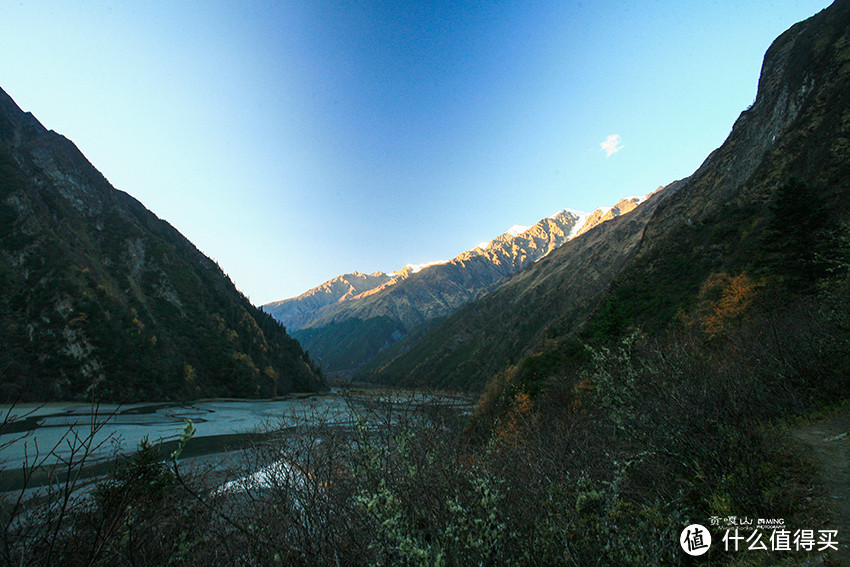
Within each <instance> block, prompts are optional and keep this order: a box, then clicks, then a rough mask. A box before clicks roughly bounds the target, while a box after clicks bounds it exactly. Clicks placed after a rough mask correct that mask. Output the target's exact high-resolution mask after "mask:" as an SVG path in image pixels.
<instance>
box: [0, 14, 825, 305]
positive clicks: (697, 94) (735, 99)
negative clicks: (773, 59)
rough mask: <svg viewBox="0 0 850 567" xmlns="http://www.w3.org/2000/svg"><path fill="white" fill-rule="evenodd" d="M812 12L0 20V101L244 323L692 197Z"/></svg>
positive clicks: (5, 16)
mask: <svg viewBox="0 0 850 567" xmlns="http://www.w3.org/2000/svg"><path fill="white" fill-rule="evenodd" d="M828 4H829V2H827V1H825V0H749V1H748V2H745V3H744V2H739V1H721V0H716V1H710V0H695V1H693V2H681V1H673V0H658V1H652V0H642V1H627V0H624V1H621V2H607V1H602V0H596V1H592V0H588V1H568V0H558V1H548V0H536V1H504V2H456V3H451V2H370V1H360V2H354V1H352V2H346V1H323V0H292V1H280V2H247V1H240V2H235V1H234V2H215V1H197V2H189V1H172V2H165V1H162V2H151V1H146V2H132V1H130V0H126V1H122V2H100V1H96V0H91V1H88V0H87V1H82V0H81V1H79V2H75V1H73V0H65V1H61V2H60V1H57V2H33V1H27V0H19V1H11V0H0V52H2V53H3V56H2V57H0V87H2V88H3V89H4V90H5V91H6V92H7V93H8V94H9V95H10V96H11V97H12V98H13V99H15V101H16V102H17V103H18V105H19V106H21V107H22V108H23V109H24V110H27V111H30V112H32V113H33V114H35V116H36V117H37V118H39V120H40V121H41V122H42V123H43V124H44V125H45V126H46V127H48V128H50V129H53V130H56V131H57V132H59V133H61V134H63V135H65V136H66V137H68V138H70V139H71V140H72V141H74V142H75V143H76V144H77V146H78V147H79V148H80V149H81V150H82V151H83V153H84V154H85V155H86V157H88V158H89V160H90V161H91V162H92V163H93V164H94V165H95V166H96V167H97V168H98V169H99V170H100V171H101V172H102V173H103V174H104V175H105V176H106V177H107V179H109V180H110V181H111V182H112V184H113V185H114V186H115V187H117V188H118V189H121V190H123V191H126V192H128V193H130V194H131V195H133V196H134V197H136V198H137V199H139V200H140V201H141V202H142V203H144V204H145V206H147V207H148V208H149V209H151V210H152V211H153V212H154V213H156V214H157V215H158V216H159V217H161V218H163V219H165V220H167V221H169V222H170V223H171V224H172V225H174V226H175V227H176V228H177V229H178V230H180V231H181V232H182V233H183V234H184V235H185V236H186V237H188V238H189V239H190V240H191V241H192V242H193V243H194V244H195V245H196V246H198V248H200V249H201V250H202V251H203V252H204V253H206V254H207V255H209V256H210V257H212V258H213V259H215V260H216V261H218V262H219V264H220V265H221V266H222V268H223V269H224V270H225V271H226V272H227V273H228V274H229V275H230V276H231V278H232V279H233V280H234V282H235V283H236V285H237V287H239V288H240V289H241V290H242V291H243V292H244V293H245V294H246V295H248V297H249V298H250V299H251V300H252V301H253V302H254V303H255V304H262V303H266V302H270V301H274V300H278V299H284V298H286V297H291V296H294V295H298V294H299V293H301V292H303V291H306V290H307V289H309V288H311V287H313V286H315V285H318V284H320V283H322V282H323V281H325V280H327V279H330V278H331V277H333V276H335V275H338V274H341V273H345V272H351V271H355V270H357V271H363V272H372V271H376V270H383V271H392V270H395V269H398V268H401V267H402V266H404V265H405V264H406V263H424V262H428V261H432V260H438V259H449V258H451V257H453V256H455V255H456V254H458V253H459V252H461V251H463V250H466V249H469V248H472V247H474V246H475V245H476V244H477V243H478V242H481V241H483V240H489V239H491V238H493V237H495V236H497V235H498V234H500V233H501V232H502V231H504V230H506V229H507V228H508V227H509V226H511V225H513V224H532V223H534V222H535V221H537V220H538V219H540V218H542V217H545V216H547V215H549V214H551V213H553V212H555V211H557V210H560V209H562V208H567V207H568V208H573V209H582V210H592V209H594V208H596V207H598V206H606V205H611V204H613V203H614V202H616V201H617V200H618V199H619V198H620V197H623V196H626V195H633V194H644V193H648V192H650V191H652V190H654V189H655V188H657V187H658V186H659V185H663V184H666V183H669V182H670V181H673V180H675V179H678V178H681V177H685V176H687V175H689V174H691V173H692V172H693V171H694V170H695V169H696V168H697V167H698V166H699V165H700V163H702V161H703V160H704V159H705V157H706V156H707V155H708V154H709V152H711V151H712V150H713V149H715V148H716V147H717V146H719V145H720V144H721V143H722V142H723V140H724V139H725V138H726V136H727V135H728V133H729V131H730V129H731V127H732V124H733V122H734V121H735V119H736V118H737V116H738V114H739V113H740V112H741V111H742V110H744V109H745V108H746V107H747V106H749V105H750V104H751V103H752V102H753V100H754V99H755V94H756V86H757V83H758V73H759V69H760V66H761V62H762V58H763V55H764V52H765V50H766V49H767V48H768V46H769V45H770V43H771V42H772V41H773V39H774V38H775V37H776V36H778V35H779V34H780V33H781V32H783V31H784V30H785V29H787V28H788V27H790V26H791V25H792V24H794V23H795V22H797V21H800V20H803V19H805V18H807V17H809V16H811V15H813V14H814V13H816V12H817V11H819V10H821V9H823V8H825V7H826V6H827V5H828Z"/></svg>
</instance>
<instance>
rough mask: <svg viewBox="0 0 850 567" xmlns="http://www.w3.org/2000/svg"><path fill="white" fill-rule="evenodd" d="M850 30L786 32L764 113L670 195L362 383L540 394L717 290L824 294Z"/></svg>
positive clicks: (845, 23)
mask: <svg viewBox="0 0 850 567" xmlns="http://www.w3.org/2000/svg"><path fill="white" fill-rule="evenodd" d="M848 30H850V4H848V3H847V2H843V1H842V2H836V3H835V4H834V5H833V6H832V7H831V8H829V9H828V10H826V11H824V12H822V13H821V14H818V15H817V16H815V17H813V18H811V19H809V20H807V21H805V22H802V23H800V24H797V25H795V26H794V27H792V28H791V29H789V30H788V31H787V32H785V33H784V34H782V35H781V36H780V37H779V38H777V40H776V41H775V42H774V43H773V44H772V46H771V47H770V49H769V50H768V51H767V53H766V54H765V58H764V64H763V67H762V72H761V76H760V79H759V86H758V94H757V97H756V100H755V102H754V104H753V105H752V106H751V107H750V108H748V109H747V110H745V111H744V112H743V113H742V114H741V115H740V117H739V118H738V120H737V121H736V122H735V124H734V126H733V128H732V131H731V133H730V134H729V136H728V138H727V139H726V141H725V142H724V143H723V145H722V146H721V147H720V148H718V149H717V150H715V151H714V152H713V153H711V155H709V156H708V158H707V159H706V160H705V162H704V163H703V164H702V165H701V166H700V168H699V169H698V170H697V171H696V172H695V173H694V174H693V175H691V176H690V177H689V178H687V179H685V180H682V181H680V182H677V183H675V184H673V186H672V187H668V189H667V190H666V191H665V192H664V193H665V196H664V199H663V200H660V199H650V200H649V201H647V202H646V203H644V204H643V205H641V207H638V209H637V210H636V211H635V212H633V213H632V214H630V215H624V216H621V217H619V218H616V219H614V220H611V221H608V222H606V223H604V225H602V226H600V227H598V229H597V230H596V231H590V232H587V233H585V234H584V235H582V236H580V237H577V238H575V239H574V240H572V241H570V242H569V243H567V244H566V245H564V246H562V247H561V248H559V249H558V250H557V251H555V252H554V253H552V254H550V255H549V256H547V257H546V258H545V259H544V260H543V261H540V262H538V263H536V264H535V265H533V266H532V267H531V268H529V269H528V270H525V271H523V272H521V273H519V274H518V275H516V276H514V277H513V278H512V279H511V280H509V281H508V282H506V283H505V284H504V285H502V286H501V287H499V288H498V289H496V290H495V291H493V292H491V293H490V294H488V295H487V296H486V297H484V298H482V299H480V300H479V301H476V302H474V303H471V304H469V305H467V306H466V307H464V308H463V309H461V310H459V311H458V312H457V313H456V314H454V315H453V316H451V317H449V318H447V319H446V320H445V321H443V322H441V323H440V324H438V325H435V326H434V327H433V328H431V329H430V330H429V332H428V333H426V334H424V336H421V337H417V339H418V340H417V341H416V342H415V343H413V344H406V343H405V342H402V343H400V344H399V345H396V347H394V348H393V349H391V350H388V351H387V352H385V353H383V354H382V355H381V356H380V357H378V358H376V359H374V360H373V361H372V362H371V363H370V364H368V365H367V366H365V367H363V369H362V370H361V374H360V376H361V377H362V378H364V379H369V380H378V381H384V382H391V383H405V384H416V385H419V386H425V385H430V386H442V387H455V388H457V387H460V388H469V389H476V390H477V389H481V388H483V387H484V386H485V385H486V384H487V383H488V382H491V381H492V380H494V379H496V378H497V377H498V380H500V381H501V382H502V383H503V384H505V383H507V384H514V386H512V387H515V386H516V384H517V382H518V381H519V382H522V383H527V381H528V380H531V381H533V382H535V383H538V384H539V383H543V382H545V381H546V380H550V379H551V380H554V379H555V378H554V377H555V376H556V375H558V373H559V372H564V369H565V367H566V366H568V365H570V364H572V361H575V360H578V359H580V358H581V357H582V356H583V355H584V350H583V348H582V344H583V343H587V342H602V343H603V344H604V343H605V342H607V341H612V340H616V339H617V338H618V337H621V336H622V335H623V333H625V332H627V331H628V329H634V328H639V329H643V331H644V332H650V333H653V334H663V333H664V332H665V330H666V329H669V328H670V326H671V325H676V324H682V323H681V322H682V321H683V320H684V319H683V317H685V315H683V314H687V313H689V312H690V311H692V310H694V309H697V308H698V307H697V306H698V305H699V304H700V302H701V301H705V297H706V295H705V294H706V293H708V292H707V291H706V290H711V289H713V288H712V285H714V283H716V282H723V281H739V282H740V281H748V282H752V281H759V282H762V281H763V282H774V285H780V286H784V287H788V288H790V289H796V290H805V289H814V287H813V286H815V284H816V282H817V281H818V278H819V277H825V276H827V275H829V274H830V273H831V272H830V270H832V272H835V271H836V270H837V268H836V266H837V265H839V262H838V260H837V259H835V258H836V256H837V255H838V252H836V245H835V242H837V241H838V242H840V241H841V239H842V238H843V237H841V236H840V235H841V234H843V232H842V231H843V230H844V229H843V228H842V227H844V226H846V223H847V222H848V220H850V219H849V218H848V217H850V191H848V189H850V37H848ZM779 268H781V269H779ZM735 278H739V279H738V280H735ZM756 278H758V279H756ZM751 285H752V286H755V285H756V284H751ZM758 285H768V284H767V283H759V284H758ZM715 293H717V292H715ZM729 293H731V292H729ZM730 301H731V300H730ZM506 387H507V386H506Z"/></svg>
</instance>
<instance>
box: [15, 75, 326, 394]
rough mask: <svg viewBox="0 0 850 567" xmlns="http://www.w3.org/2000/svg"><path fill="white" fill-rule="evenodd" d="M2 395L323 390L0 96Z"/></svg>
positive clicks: (179, 240) (99, 179) (171, 245)
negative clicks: (318, 388)
mask: <svg viewBox="0 0 850 567" xmlns="http://www.w3.org/2000/svg"><path fill="white" fill-rule="evenodd" d="M0 288H2V290H3V293H2V296H0V397H2V398H17V397H20V398H22V399H32V400H60V399H61V400H69V399H88V398H90V397H91V396H98V397H101V398H103V399H110V400H119V401H134V400H160V399H175V398H183V399H185V398H194V397H200V396H240V397H241V396H244V397H254V396H273V395H277V394H283V393H286V392H289V391H292V390H312V389H315V388H317V387H320V386H321V379H320V377H319V376H318V374H317V370H316V368H315V367H314V365H313V364H312V363H311V362H310V360H309V358H307V357H306V355H305V354H304V352H303V350H302V349H301V346H300V345H299V344H298V342H297V341H295V340H294V339H293V338H291V337H290V336H288V335H287V334H286V332H285V331H284V329H283V328H282V327H281V326H280V325H279V324H278V323H277V322H276V321H274V320H273V319H272V318H271V317H270V316H269V315H267V314H265V313H263V312H262V311H260V310H259V309H257V308H255V307H254V306H252V305H251V304H250V302H249V301H248V300H247V298H245V297H244V296H243V295H242V294H241V293H239V292H238V291H237V290H236V288H235V287H234V286H233V283H232V282H231V281H230V279H229V278H228V277H227V276H226V275H225V274H224V273H223V272H222V270H221V268H220V267H219V266H218V265H217V264H216V263H215V262H213V261H211V260H210V259H209V258H207V257H205V256H204V255H203V254H201V253H200V252H199V251H198V250H197V249H196V248H195V247H194V246H193V245H192V244H191V243H190V242H189V241H188V240H186V238H184V237H183V236H182V235H181V234H180V233H179V232H177V231H176V230H175V229H174V228H173V227H172V226H171V225H169V224H168V223H166V222H165V221H162V220H160V219H159V218H157V217H156V216H155V215H154V214H153V213H151V212H150V211H148V210H147V209H145V207H144V206H143V205H142V204H141V203H139V202H138V201H136V200H135V199H133V198H132V197H131V196H129V195H127V194H126V193H123V192H121V191H118V190H116V189H114V188H113V187H112V186H111V185H110V184H109V182H108V181H107V180H106V179H105V178H104V177H103V176H102V175H101V174H100V173H99V172H98V171H97V170H96V169H95V168H94V167H93V166H92V165H91V164H90V163H89V162H88V161H87V160H86V158H85V157H84V156H83V155H82V154H81V153H80V151H79V150H78V149H77V148H76V146H74V144H72V143H71V142H70V141H68V140H67V139H66V138H64V137H62V136H60V135H59V134H56V133H55V132H53V131H48V130H47V129H45V128H44V127H43V126H42V125H41V124H40V123H39V122H38V121H37V120H36V119H35V118H34V117H33V116H32V115H31V114H29V113H24V112H22V111H21V110H20V109H19V108H18V107H17V105H16V104H15V103H14V101H13V100H12V99H11V98H10V97H9V96H8V95H6V93H4V92H3V91H0Z"/></svg>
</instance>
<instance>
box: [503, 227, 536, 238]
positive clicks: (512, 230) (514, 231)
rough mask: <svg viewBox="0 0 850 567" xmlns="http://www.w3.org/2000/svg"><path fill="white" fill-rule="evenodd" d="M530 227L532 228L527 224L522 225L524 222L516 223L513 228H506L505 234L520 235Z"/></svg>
mask: <svg viewBox="0 0 850 567" xmlns="http://www.w3.org/2000/svg"><path fill="white" fill-rule="evenodd" d="M529 228H531V227H530V226H525V225H522V224H515V225H513V226H512V227H511V228H509V229H508V230H506V231H505V234H510V235H511V236H519V235H520V234H522V233H523V232H525V231H526V230H528V229H529Z"/></svg>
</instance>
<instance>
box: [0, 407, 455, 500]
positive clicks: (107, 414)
mask: <svg viewBox="0 0 850 567" xmlns="http://www.w3.org/2000/svg"><path fill="white" fill-rule="evenodd" d="M411 400H414V403H421V402H422V401H424V400H427V401H429V402H433V401H434V400H439V403H441V404H444V405H445V404H449V405H452V406H456V407H458V408H460V409H461V410H462V411H464V410H465V409H468V408H469V407H470V401H469V400H468V399H463V398H452V397H444V396H439V397H434V396H424V395H418V397H417V396H413V397H411V395H404V396H399V395H398V394H381V393H374V392H370V393H368V394H366V395H359V396H352V395H340V394H339V393H330V394H325V395H313V396H293V397H289V398H286V399H277V400H200V401H195V402H191V403H147V404H146V403H141V404H126V405H111V404H101V405H98V406H92V405H91V404H83V403H72V402H68V403H47V404H17V405H15V406H8V405H6V406H3V405H0V422H2V426H0V491H2V490H4V489H5V490H9V489H12V490H15V489H17V488H18V487H19V486H20V483H19V482H18V481H17V479H18V478H19V477H20V471H21V469H22V468H24V467H32V466H33V465H36V466H38V467H41V468H44V469H47V468H49V467H55V466H59V467H62V466H65V465H67V463H69V462H70V463H73V464H74V465H75V466H76V465H77V464H79V465H81V466H82V467H83V468H86V469H87V470H88V473H87V474H86V475H85V476H98V475H101V474H104V473H105V472H106V470H108V466H109V463H111V462H112V461H113V460H114V459H115V458H116V456H117V455H121V454H128V453H131V452H133V451H135V449H136V448H137V447H138V446H139V443H141V442H142V441H143V440H144V439H147V440H148V441H150V442H151V443H153V444H155V445H161V446H162V447H163V451H164V452H165V453H166V454H168V453H169V452H170V451H171V450H173V449H174V448H176V447H177V444H178V441H179V439H180V437H181V435H182V434H183V431H184V428H185V427H186V425H187V423H188V422H189V421H191V422H192V424H193V426H194V429H195V432H194V435H193V437H192V440H191V442H190V443H189V444H187V445H186V448H185V451H184V453H183V456H184V457H187V458H197V457H199V456H204V455H219V454H227V453H228V452H230V451H233V450H236V449H238V448H240V447H241V446H243V445H244V443H245V442H246V441H247V440H250V439H251V438H253V437H255V436H257V435H262V434H264V433H266V432H270V431H280V430H282V429H286V428H289V427H296V426H299V425H303V424H310V423H316V422H318V421H321V422H322V423H324V424H327V425H336V426H348V425H351V424H353V423H354V422H355V421H356V420H357V419H358V417H357V415H358V414H359V413H360V410H361V409H363V408H365V407H367V406H370V405H373V404H376V403H379V404H387V403H396V404H410V402H411Z"/></svg>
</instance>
